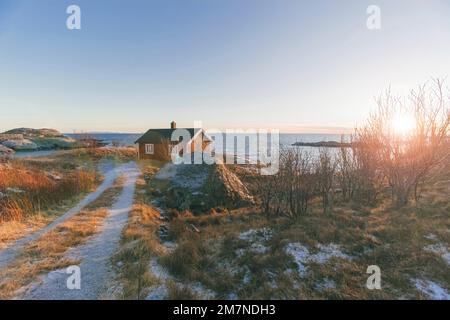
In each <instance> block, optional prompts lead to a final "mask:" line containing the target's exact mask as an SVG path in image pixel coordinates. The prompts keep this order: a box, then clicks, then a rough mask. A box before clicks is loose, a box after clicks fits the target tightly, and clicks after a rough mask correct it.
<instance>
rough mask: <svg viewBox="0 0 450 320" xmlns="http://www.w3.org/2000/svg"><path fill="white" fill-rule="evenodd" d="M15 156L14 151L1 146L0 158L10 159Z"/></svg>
mask: <svg viewBox="0 0 450 320" xmlns="http://www.w3.org/2000/svg"><path fill="white" fill-rule="evenodd" d="M13 154H14V150H12V149H10V148H8V147H6V146H4V145H1V144H0V158H2V157H4V158H9V157H11V156H12V155H13Z"/></svg>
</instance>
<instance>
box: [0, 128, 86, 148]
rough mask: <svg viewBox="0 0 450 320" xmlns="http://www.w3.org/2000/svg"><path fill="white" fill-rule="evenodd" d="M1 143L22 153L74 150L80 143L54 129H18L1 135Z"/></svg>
mask: <svg viewBox="0 0 450 320" xmlns="http://www.w3.org/2000/svg"><path fill="white" fill-rule="evenodd" d="M2 137H3V138H2ZM0 143H2V144H3V145H4V146H6V147H8V148H11V149H14V150H20V151H25V150H26V151H34V150H53V149H72V148H77V147H80V143H79V142H78V141H77V140H75V139H72V138H69V137H65V136H64V135H63V134H61V133H60V132H59V131H57V130H54V129H31V128H18V129H12V130H9V131H6V132H4V133H2V134H0Z"/></svg>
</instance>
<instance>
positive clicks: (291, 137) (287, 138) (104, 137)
mask: <svg viewBox="0 0 450 320" xmlns="http://www.w3.org/2000/svg"><path fill="white" fill-rule="evenodd" d="M142 134H143V133H89V137H90V138H93V139H97V140H100V141H102V142H103V143H105V144H106V145H113V144H114V145H119V146H133V145H134V142H135V141H136V140H137V139H138V138H139V137H140V136H142ZM65 135H66V136H68V137H72V138H76V137H77V136H78V135H77V134H73V133H67V134H65ZM238 135H239V134H238ZM341 139H344V141H347V140H348V139H349V136H348V135H341V134H329V133H323V134H322V133H280V135H279V143H280V147H290V146H292V144H294V143H296V142H320V141H341ZM268 140H269V139H268ZM236 148H237V150H236V151H237V152H236V153H237V155H238V157H245V155H246V154H247V155H249V150H248V147H247V148H245V149H239V148H240V147H239V146H237V145H236ZM301 148H302V149H304V150H307V151H308V152H311V153H312V154H313V155H314V154H317V152H318V148H315V147H301ZM54 152H56V151H54V150H41V151H24V152H16V153H15V155H14V157H15V158H28V157H41V156H48V155H51V154H52V153H54Z"/></svg>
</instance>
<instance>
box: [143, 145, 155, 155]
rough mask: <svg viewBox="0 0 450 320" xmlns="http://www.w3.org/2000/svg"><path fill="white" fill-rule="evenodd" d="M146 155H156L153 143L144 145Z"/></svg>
mask: <svg viewBox="0 0 450 320" xmlns="http://www.w3.org/2000/svg"><path fill="white" fill-rule="evenodd" d="M144 152H145V154H155V145H154V144H153V143H146V144H145V145H144Z"/></svg>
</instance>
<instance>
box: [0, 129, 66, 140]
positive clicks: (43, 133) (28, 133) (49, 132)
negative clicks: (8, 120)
mask: <svg viewBox="0 0 450 320" xmlns="http://www.w3.org/2000/svg"><path fill="white" fill-rule="evenodd" d="M4 133H5V134H22V135H24V136H25V137H53V138H56V137H64V136H63V134H62V133H61V132H59V131H58V130H55V129H47V128H43V129H32V128H16V129H12V130H8V131H5V132H4Z"/></svg>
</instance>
